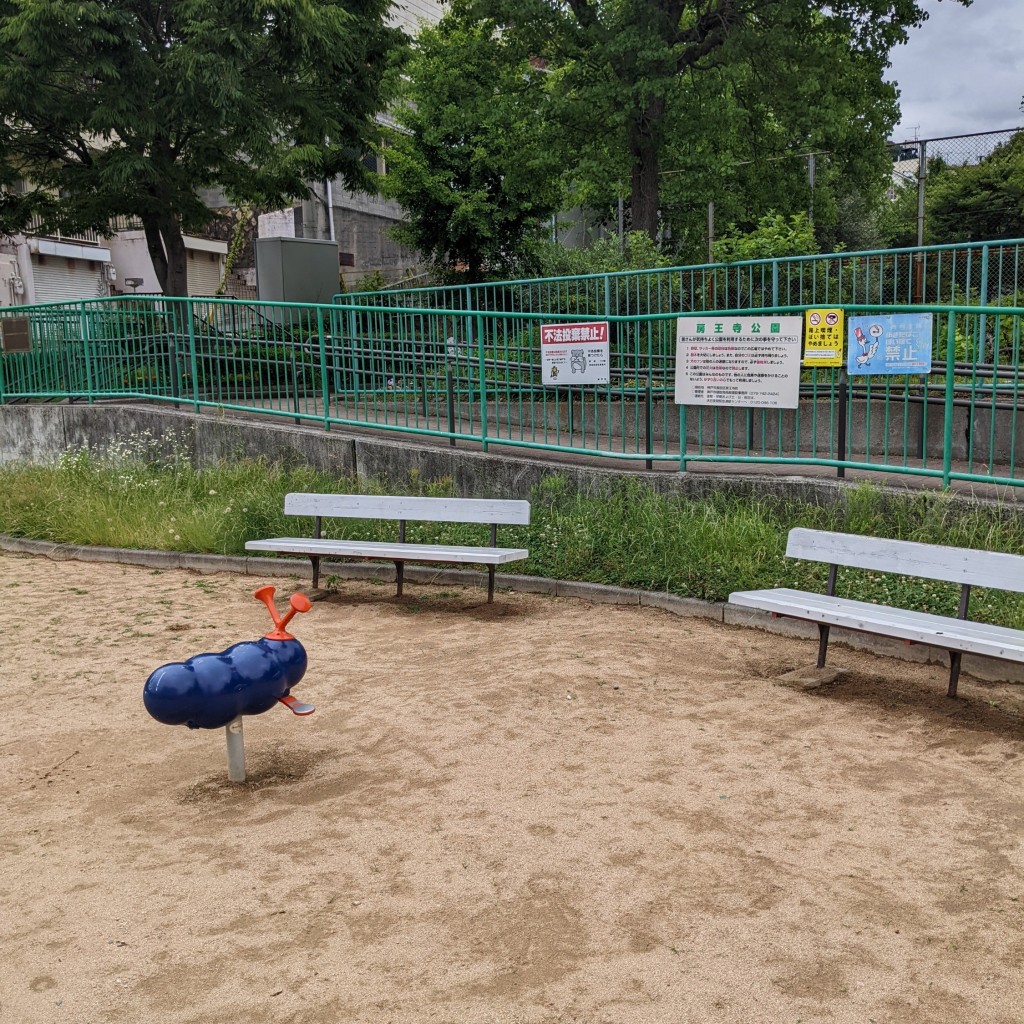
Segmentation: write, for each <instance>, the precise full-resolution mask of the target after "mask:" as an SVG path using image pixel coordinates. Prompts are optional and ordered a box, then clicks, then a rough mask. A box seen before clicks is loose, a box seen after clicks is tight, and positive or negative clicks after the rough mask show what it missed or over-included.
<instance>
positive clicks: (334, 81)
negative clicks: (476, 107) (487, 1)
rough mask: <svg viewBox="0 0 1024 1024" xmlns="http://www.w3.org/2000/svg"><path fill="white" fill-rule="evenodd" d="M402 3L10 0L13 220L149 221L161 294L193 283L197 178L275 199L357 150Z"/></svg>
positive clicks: (5, 122) (3, 156) (5, 83)
mask: <svg viewBox="0 0 1024 1024" xmlns="http://www.w3.org/2000/svg"><path fill="white" fill-rule="evenodd" d="M389 8H390V0H160V2H155V0H79V2H69V0H3V2H0V125H2V126H3V130H4V135H5V136H6V137H5V138H4V139H3V142H4V148H3V152H2V153H0V163H2V164H3V165H4V171H3V172H0V181H2V180H3V177H6V178H7V179H10V178H12V177H15V176H17V177H20V178H25V179H28V180H29V181H31V182H32V183H33V185H34V186H35V187H34V189H33V190H32V191H30V192H28V193H27V194H23V195H14V194H13V193H11V192H10V191H7V192H5V193H3V194H2V195H0V230H4V231H7V232H11V231H16V230H19V229H21V228H22V227H24V226H25V224H26V223H27V221H28V219H29V218H30V217H32V216H39V217H41V218H42V220H43V223H44V228H45V229H61V230H66V231H71V230H76V229H81V228H83V227H91V228H96V229H100V230H102V229H104V228H105V227H106V226H107V224H108V222H109V221H110V220H111V218H113V217H116V216H118V215H124V216H128V217H137V218H138V219H139V220H140V221H141V223H142V226H143V228H144V230H145V235H146V242H147V245H148V248H149V253H150V256H151V257H152V260H153V266H154V268H155V270H156V273H157V277H158V278H159V280H160V283H161V286H162V287H163V289H164V291H165V293H167V294H173V295H182V294H185V291H186V260H185V245H184V239H183V237H182V235H183V232H185V231H195V230H198V229H200V228H201V227H202V226H203V225H204V224H205V223H206V222H208V221H209V220H210V218H211V214H210V211H208V210H207V208H206V207H205V206H204V204H203V203H202V202H201V201H200V199H199V198H198V196H197V190H198V189H201V188H204V187H214V186H219V187H221V188H223V189H225V190H226V192H227V193H228V195H229V196H230V197H231V198H232V199H233V200H235V201H236V202H251V203H256V204H260V205H264V206H273V205H280V204H283V203H284V202H287V201H290V200H291V199H294V198H296V197H299V196H303V195H306V194H308V186H307V184H306V183H307V182H308V181H309V180H322V179H324V178H326V177H332V176H334V175H338V174H340V175H342V176H343V177H344V178H345V179H346V181H347V182H348V183H349V184H351V185H359V184H362V183H363V182H364V181H365V178H364V169H363V167H362V165H361V162H360V158H361V156H362V154H363V153H364V152H365V151H366V150H367V149H368V148H369V147H370V146H372V144H373V143H374V141H375V139H376V136H377V130H376V125H375V121H374V115H375V114H376V113H377V112H378V111H380V110H381V109H382V108H383V107H384V106H385V104H386V102H387V99H388V97H387V94H386V92H385V88H386V86H385V83H386V82H387V81H388V80H389V78H388V76H386V75H385V74H383V71H384V68H385V65H386V64H387V63H388V61H389V60H390V59H391V55H392V53H394V52H395V50H396V48H398V47H400V46H401V44H402V43H403V41H404V36H403V35H402V34H401V33H400V32H399V31H398V30H396V29H394V28H391V27H389V26H388V24H387V21H386V18H387V13H388V10H389Z"/></svg>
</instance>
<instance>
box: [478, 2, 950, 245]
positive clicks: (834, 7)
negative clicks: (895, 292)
mask: <svg viewBox="0 0 1024 1024" xmlns="http://www.w3.org/2000/svg"><path fill="white" fill-rule="evenodd" d="M958 2H963V3H969V2H970V0H958ZM476 4H477V10H478V11H479V12H480V17H490V18H492V19H494V20H495V22H496V23H497V24H499V25H500V26H501V27H502V31H503V32H504V33H507V34H510V35H514V36H516V37H519V38H523V39H526V40H529V44H528V45H530V46H532V47H533V49H534V50H535V52H536V53H537V54H542V55H544V56H545V57H546V58H547V59H548V61H549V64H550V66H551V67H553V68H557V69H559V71H560V73H561V78H560V81H561V86H562V94H563V98H564V100H565V107H564V109H565V112H566V125H567V129H569V130H572V129H575V139H576V140H577V141H578V143H579V144H580V145H581V146H582V147H584V148H589V149H590V150H591V153H592V154H593V155H591V157H590V160H589V163H590V165H591V166H592V167H594V168H600V167H602V159H601V156H600V153H599V152H597V153H595V152H594V147H595V145H598V146H599V147H600V148H602V149H604V150H605V151H606V152H607V153H608V154H609V155H610V159H609V160H607V161H605V162H604V163H603V167H604V172H605V174H606V175H608V174H614V175H615V176H616V178H618V179H625V180H626V181H628V189H627V190H626V191H628V195H629V206H630V211H631V221H632V226H633V227H634V228H635V229H640V230H643V231H646V232H647V233H648V234H650V235H651V236H652V237H654V236H655V235H656V234H657V232H658V230H659V227H660V222H661V218H662V213H663V210H662V206H663V202H662V200H663V178H662V172H663V171H664V170H667V169H670V167H671V168H672V169H675V168H676V167H677V166H678V162H679V159H680V155H681V154H680V152H679V150H680V149H685V148H686V145H687V144H688V146H689V150H690V153H691V155H692V164H693V165H699V164H701V163H702V162H704V161H708V160H709V161H710V162H711V163H712V166H713V167H714V166H715V165H718V166H719V167H726V166H735V164H736V163H742V162H743V160H744V159H745V158H746V157H747V156H748V155H749V154H750V153H751V152H754V153H756V154H762V156H761V159H762V162H763V160H764V159H766V157H764V156H763V154H764V152H765V150H764V149H763V148H761V149H758V148H757V147H758V142H759V137H760V136H761V135H764V136H766V137H767V139H768V141H769V146H768V155H773V154H774V153H775V152H777V151H778V149H779V148H780V147H783V146H784V149H785V151H786V152H790V153H793V152H803V151H805V150H806V149H807V148H808V147H814V146H816V145H817V144H818V140H819V139H821V137H822V136H825V135H827V134H828V132H825V131H823V130H821V125H824V124H827V125H828V126H829V128H830V129H831V136H832V137H831V138H830V139H829V140H828V141H829V142H830V143H831V144H832V146H833V147H834V146H839V147H840V148H841V149H842V151H843V154H844V156H843V159H844V160H849V161H852V162H855V161H856V159H857V143H858V139H859V140H860V142H861V143H862V144H863V142H864V140H865V139H866V138H868V136H869V135H874V136H878V135H881V136H882V137H883V140H884V134H885V131H886V130H887V129H888V127H890V126H891V124H892V123H893V121H894V119H895V116H896V105H895V99H896V97H895V93H894V92H893V91H892V90H888V91H887V90H886V89H885V88H884V87H883V86H882V73H883V71H884V69H885V68H886V66H887V63H888V55H889V52H890V50H891V49H892V47H893V46H895V45H896V44H898V43H900V42H903V41H904V40H905V39H906V38H907V33H908V31H909V30H910V29H911V28H913V27H914V26H916V25H918V24H920V23H921V21H923V20H924V18H925V17H926V15H925V12H924V10H923V6H922V4H923V0H564V2H563V0H476ZM837 72H839V73H837ZM865 99H867V100H868V101H869V102H868V106H867V107H865V106H864V104H863V102H862V101H863V100H865ZM722 110H724V111H725V114H724V116H722V115H721V113H720V112H721V111H722ZM744 124H745V126H746V130H745V136H744V135H741V134H738V132H737V131H736V130H734V131H732V132H731V133H728V134H727V133H726V132H725V131H724V129H725V128H726V127H728V126H732V127H733V128H734V129H737V130H738V129H739V128H740V127H741V126H743V125H744ZM744 137H745V138H746V139H747V140H748V141H747V144H746V145H745V146H742V147H739V151H738V152H735V153H733V152H730V151H729V150H730V148H731V144H732V143H733V142H735V140H736V139H738V138H744ZM681 140H685V141H684V142H682V143H681ZM873 148H874V150H875V155H874V157H872V159H873V160H874V162H875V163H876V165H877V152H878V149H877V145H876V144H873ZM673 149H674V150H675V151H676V152H675V154H674V157H673V160H672V161H671V164H670V165H669V166H666V163H667V157H668V156H669V154H670V152H671V151H672V150H673ZM682 155H685V154H682ZM756 174H757V172H756V171H755V172H751V176H752V177H753V176H755V175H756ZM763 177H764V176H763V175H761V176H760V178H761V179H763ZM774 177H775V178H776V179H778V178H779V175H774ZM677 191H678V189H677ZM693 191H695V190H694V189H693V188H692V187H691V188H690V190H689V192H690V194H692V192H693ZM698 191H699V189H698ZM769 205H774V206H777V205H778V204H769ZM760 212H761V213H763V212H764V208H762V209H761V211H760ZM754 219H756V217H755V218H754Z"/></svg>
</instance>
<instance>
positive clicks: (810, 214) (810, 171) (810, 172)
mask: <svg viewBox="0 0 1024 1024" xmlns="http://www.w3.org/2000/svg"><path fill="white" fill-rule="evenodd" d="M807 184H808V185H810V188H811V202H810V205H809V207H808V210H807V219H808V220H809V221H810V222H811V224H812V225H813V224H814V154H813V153H808V154H807Z"/></svg>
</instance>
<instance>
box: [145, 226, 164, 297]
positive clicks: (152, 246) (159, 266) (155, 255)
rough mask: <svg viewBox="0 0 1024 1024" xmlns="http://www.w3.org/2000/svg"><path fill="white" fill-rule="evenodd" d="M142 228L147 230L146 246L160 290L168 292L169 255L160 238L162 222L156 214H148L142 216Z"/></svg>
mask: <svg viewBox="0 0 1024 1024" xmlns="http://www.w3.org/2000/svg"><path fill="white" fill-rule="evenodd" d="M142 229H143V231H145V232H146V248H147V249H148V250H149V258H150V260H151V261H152V263H153V269H154V270H155V271H156V279H157V281H158V282H159V283H160V290H161V291H162V292H163V293H164V294H165V295H166V294H167V256H166V255H165V254H164V243H163V240H162V239H161V238H160V224H159V221H158V220H157V219H156V217H155V216H153V215H151V214H147V215H145V216H144V217H143V218H142Z"/></svg>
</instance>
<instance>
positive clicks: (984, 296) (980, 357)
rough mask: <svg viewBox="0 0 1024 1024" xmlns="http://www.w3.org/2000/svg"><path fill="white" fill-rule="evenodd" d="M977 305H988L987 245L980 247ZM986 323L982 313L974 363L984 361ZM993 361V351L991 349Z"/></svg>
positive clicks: (986, 320)
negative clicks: (979, 283)
mask: <svg viewBox="0 0 1024 1024" xmlns="http://www.w3.org/2000/svg"><path fill="white" fill-rule="evenodd" d="M978 305H980V306H987V305H988V246H987V245H983V246H982V247H981V294H980V295H979V296H978ZM987 325H988V318H987V317H986V315H985V314H984V313H982V314H981V316H980V317H979V319H978V347H977V349H976V352H975V357H974V358H975V364H980V363H984V362H985V329H986V327H987ZM992 355H993V359H992V361H993V362H995V351H994V350H993V353H992Z"/></svg>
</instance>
